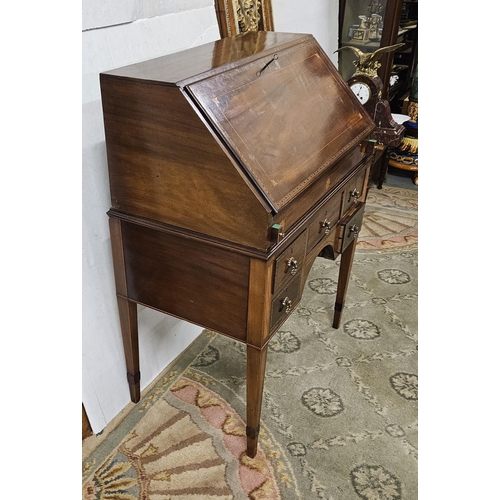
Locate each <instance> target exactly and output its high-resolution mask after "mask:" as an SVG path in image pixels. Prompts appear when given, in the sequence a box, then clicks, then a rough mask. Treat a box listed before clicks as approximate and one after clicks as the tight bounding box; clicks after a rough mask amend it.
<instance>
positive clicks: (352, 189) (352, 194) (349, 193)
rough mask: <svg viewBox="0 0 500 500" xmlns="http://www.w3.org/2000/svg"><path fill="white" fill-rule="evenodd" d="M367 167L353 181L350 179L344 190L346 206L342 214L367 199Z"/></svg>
mask: <svg viewBox="0 0 500 500" xmlns="http://www.w3.org/2000/svg"><path fill="white" fill-rule="evenodd" d="M365 173H366V169H363V170H362V171H361V172H360V173H359V174H358V175H357V176H356V177H355V178H354V179H353V180H352V181H350V182H349V183H348V184H347V186H346V188H345V190H344V206H343V207H342V215H345V214H346V213H347V212H348V211H349V210H350V209H351V208H352V207H353V206H354V205H356V203H358V202H360V201H364V200H365V193H364V192H363V186H364V181H365Z"/></svg>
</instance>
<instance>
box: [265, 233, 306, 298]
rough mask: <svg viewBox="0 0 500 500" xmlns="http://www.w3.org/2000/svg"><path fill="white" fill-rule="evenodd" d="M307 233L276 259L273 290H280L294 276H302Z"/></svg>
mask: <svg viewBox="0 0 500 500" xmlns="http://www.w3.org/2000/svg"><path fill="white" fill-rule="evenodd" d="M306 233H307V231H304V232H303V233H302V234H301V235H300V236H299V237H298V238H297V239H295V240H294V241H293V242H292V243H291V244H290V245H288V247H287V248H286V250H285V251H284V252H283V253H282V254H281V255H280V256H279V257H278V258H277V259H276V264H275V266H276V267H275V269H274V286H273V290H278V289H279V288H280V287H281V286H282V285H283V284H284V283H286V282H287V281H289V280H291V279H292V278H293V277H294V276H298V275H300V273H301V271H302V267H303V265H304V259H305V251H306Z"/></svg>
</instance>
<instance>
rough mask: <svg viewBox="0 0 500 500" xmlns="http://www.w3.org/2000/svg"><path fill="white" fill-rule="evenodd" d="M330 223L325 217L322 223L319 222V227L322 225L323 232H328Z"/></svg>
mask: <svg viewBox="0 0 500 500" xmlns="http://www.w3.org/2000/svg"><path fill="white" fill-rule="evenodd" d="M331 226H332V223H331V222H329V221H328V220H327V219H325V220H324V221H323V222H322V223H321V227H324V228H325V234H328V233H329V232H330V231H331V229H332V227H331Z"/></svg>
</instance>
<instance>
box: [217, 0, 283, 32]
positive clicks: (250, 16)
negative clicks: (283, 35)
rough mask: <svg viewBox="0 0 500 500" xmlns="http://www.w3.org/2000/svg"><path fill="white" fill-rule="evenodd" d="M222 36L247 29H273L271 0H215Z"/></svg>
mask: <svg viewBox="0 0 500 500" xmlns="http://www.w3.org/2000/svg"><path fill="white" fill-rule="evenodd" d="M215 11H216V13H217V21H218V23H219V31H220V36H221V38H225V37H228V36H234V35H238V34H239V33H246V32H247V31H273V30H274V21H273V12H272V6H271V0H215Z"/></svg>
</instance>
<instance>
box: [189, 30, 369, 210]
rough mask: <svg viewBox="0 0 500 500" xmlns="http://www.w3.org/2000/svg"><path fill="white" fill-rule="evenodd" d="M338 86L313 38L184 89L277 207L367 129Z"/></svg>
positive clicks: (361, 113) (360, 112) (363, 115)
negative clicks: (203, 110)
mask: <svg viewBox="0 0 500 500" xmlns="http://www.w3.org/2000/svg"><path fill="white" fill-rule="evenodd" d="M343 86H345V82H344V81H343V80H342V78H341V77H340V75H339V74H338V72H337V70H336V69H335V67H334V66H333V65H332V63H331V61H330V60H329V59H328V58H327V57H326V56H325V55H324V53H323V51H322V50H321V49H320V48H319V47H318V45H317V43H316V41H315V40H314V38H312V37H311V38H310V39H308V40H307V41H305V42H302V43H300V44H297V45H294V46H292V47H289V48H287V49H283V50H280V51H279V53H275V54H274V55H273V56H272V57H270V56H266V57H262V58H260V59H257V60H255V61H253V62H251V63H248V64H246V65H245V66H244V67H242V68H240V69H239V71H238V72H237V73H228V72H225V73H220V74H218V75H216V76H214V77H212V78H208V79H205V80H201V81H200V82H194V83H192V84H190V85H189V87H188V89H189V92H190V93H191V94H192V95H193V97H194V98H195V99H196V101H197V102H198V104H199V105H200V106H202V107H203V108H204V109H205V110H206V111H207V113H208V116H209V118H210V119H211V121H212V123H213V124H214V126H215V127H216V128H217V130H218V131H219V132H220V134H221V135H222V136H223V137H224V139H225V140H226V142H228V143H229V144H230V145H231V148H232V150H233V152H234V154H235V156H236V157H237V158H238V159H239V160H240V162H241V163H242V164H243V165H245V167H246V170H247V171H248V173H249V175H250V177H251V178H252V179H254V180H255V182H256V184H257V185H258V186H259V187H260V188H261V190H262V191H263V194H264V196H265V198H266V199H267V200H268V201H269V203H270V205H271V207H272V208H273V210H275V211H276V210H278V209H280V208H281V207H282V206H283V205H284V204H286V203H287V202H288V201H290V200H291V199H293V198H295V196H296V195H297V194H298V193H299V192H301V191H302V190H304V189H306V188H307V187H308V186H309V185H311V184H312V183H313V182H314V180H315V179H316V177H317V176H318V175H319V174H320V173H321V172H323V171H324V170H325V169H327V168H328V167H330V165H332V163H334V162H335V161H336V160H338V159H339V158H340V157H341V156H342V155H343V154H344V153H345V152H346V151H348V150H349V149H351V148H352V146H353V145H354V144H357V143H358V142H359V141H360V140H361V139H362V138H364V137H365V136H366V134H367V133H369V131H370V129H371V128H372V127H373V125H372V123H371V122H370V120H369V118H368V115H367V114H366V112H365V110H364V108H363V107H362V106H358V105H357V104H359V103H357V104H355V105H353V104H354V100H356V98H355V96H354V95H349V94H347V98H346V96H345V95H344V93H342V92H339V89H342V90H343ZM351 94H352V92H351ZM339 116H342V121H339V119H338V117H339Z"/></svg>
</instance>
